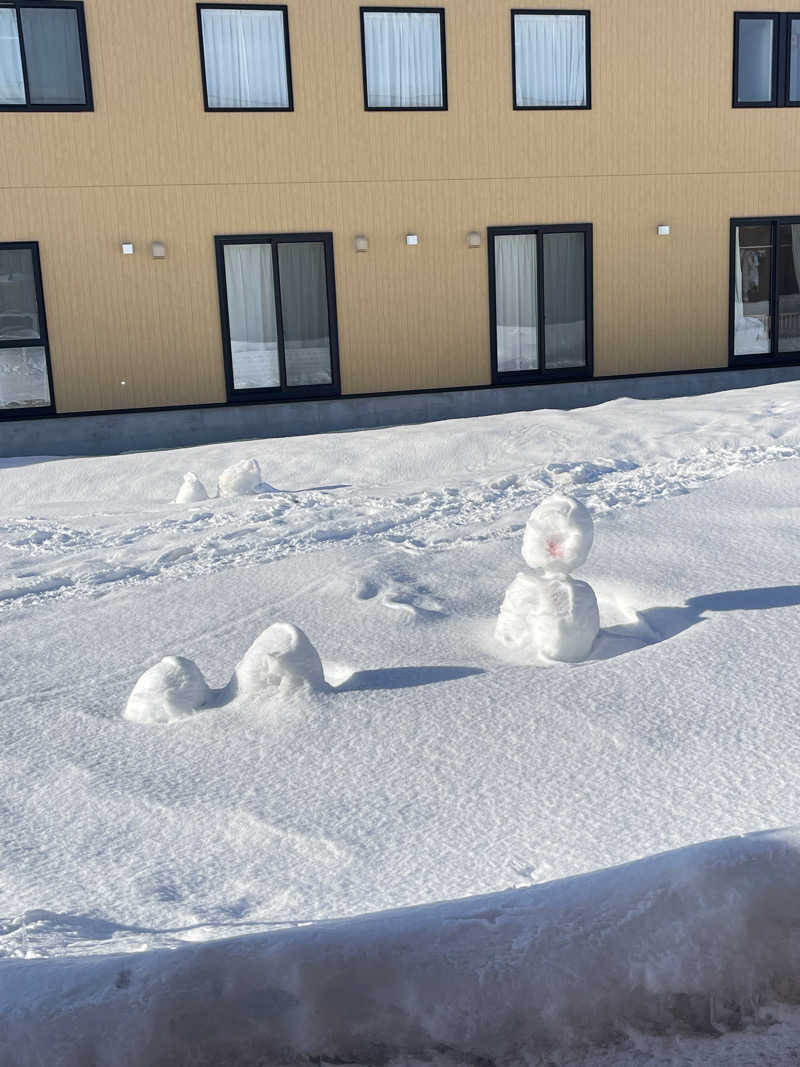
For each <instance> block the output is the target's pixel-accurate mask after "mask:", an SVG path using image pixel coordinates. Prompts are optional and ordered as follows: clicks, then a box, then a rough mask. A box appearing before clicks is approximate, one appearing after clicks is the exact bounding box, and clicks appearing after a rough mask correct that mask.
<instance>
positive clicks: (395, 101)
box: [363, 11, 444, 108]
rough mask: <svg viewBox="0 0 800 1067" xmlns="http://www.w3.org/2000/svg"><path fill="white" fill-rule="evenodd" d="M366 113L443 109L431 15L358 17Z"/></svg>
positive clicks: (437, 32)
mask: <svg viewBox="0 0 800 1067" xmlns="http://www.w3.org/2000/svg"><path fill="white" fill-rule="evenodd" d="M363 18H364V54H365V59H366V68H367V106H368V107H423V108H427V107H429V108H437V107H443V106H444V86H443V80H442V34H441V20H440V18H439V14H438V13H437V12H431V13H430V14H428V13H427V12H424V13H423V12H397V11H365V12H364V16H363Z"/></svg>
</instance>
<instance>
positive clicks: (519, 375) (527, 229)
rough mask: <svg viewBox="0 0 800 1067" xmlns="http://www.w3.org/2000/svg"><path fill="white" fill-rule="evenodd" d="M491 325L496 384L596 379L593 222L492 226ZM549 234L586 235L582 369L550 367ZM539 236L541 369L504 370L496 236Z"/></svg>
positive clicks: (539, 337)
mask: <svg viewBox="0 0 800 1067" xmlns="http://www.w3.org/2000/svg"><path fill="white" fill-rule="evenodd" d="M486 233H487V244H488V252H489V257H488V258H489V324H490V331H491V337H490V341H491V354H492V385H535V384H536V383H537V382H542V383H543V382H554V381H573V380H574V379H576V378H592V377H594V250H593V238H594V227H593V224H592V223H591V222H564V223H544V224H530V225H525V226H489V227H488V229H487V231H486ZM548 233H582V234H583V235H584V286H585V288H584V300H585V310H586V363H585V364H584V365H583V366H581V367H553V368H552V369H548V367H547V345H546V341H545V322H544V315H545V307H544V271H543V270H542V269H541V265H542V264H543V263H544V252H543V248H544V241H543V238H544V235H545V234H548ZM521 234H535V235H536V237H537V241H536V256H537V264H538V265H539V267H538V269H537V290H538V292H537V313H538V322H537V341H538V344H539V348H538V352H539V367H538V368H537V369H536V370H524V371H500V370H498V366H497V270H496V261H495V244H494V240H495V237H509V236H516V235H521Z"/></svg>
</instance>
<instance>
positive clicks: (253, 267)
mask: <svg viewBox="0 0 800 1067" xmlns="http://www.w3.org/2000/svg"><path fill="white" fill-rule="evenodd" d="M225 281H226V286H227V293H228V320H229V323H230V336H231V355H232V358H233V384H234V388H236V389H258V388H262V389H263V388H270V387H276V386H279V385H280V384H281V376H280V369H279V366H280V365H279V362H278V320H277V316H276V314H275V286H274V283H273V274H272V246H271V245H268V244H264V245H257V244H247V245H226V246H225Z"/></svg>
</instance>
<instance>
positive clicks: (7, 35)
mask: <svg viewBox="0 0 800 1067" xmlns="http://www.w3.org/2000/svg"><path fill="white" fill-rule="evenodd" d="M24 103H25V83H24V82H23V80H22V57H21V54H20V49H19V33H18V31H17V13H16V11H12V10H9V9H8V8H0V104H24Z"/></svg>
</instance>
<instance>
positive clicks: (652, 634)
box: [584, 585, 800, 662]
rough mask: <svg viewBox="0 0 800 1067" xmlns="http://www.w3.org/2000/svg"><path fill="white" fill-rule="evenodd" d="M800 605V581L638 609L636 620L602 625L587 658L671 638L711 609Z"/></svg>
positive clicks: (601, 657) (607, 656) (612, 656)
mask: <svg viewBox="0 0 800 1067" xmlns="http://www.w3.org/2000/svg"><path fill="white" fill-rule="evenodd" d="M791 607H800V585H778V586H772V587H769V588H761V589H731V590H728V591H726V592H723V593H709V594H707V595H706V596H697V597H691V598H690V599H689V600H687V601H686V604H685V605H683V606H682V607H666V606H665V607H654V608H647V609H646V610H645V611H634V612H633V616H634V618H633V620H632V621H631V622H630V623H625V624H622V625H618V626H609V627H606V628H605V629H602V630H601V631H600V633H599V635H598V637H597V640H596V641H595V643H594V645H593V647H592V651H591V653H590V655H589V656H588V657H587V660H586V661H584V662H591V661H595V660H605V659H615V658H616V657H617V656H624V655H626V654H627V653H629V652H637V651H638V650H639V649H641V648H647V647H649V646H650V645H657V644H660V643H661V642H662V641H669V640H670V638H672V637H677V636H678V634H681V633H683V632H684V631H686V630H690V629H691V628H692V627H693V626H697V625H698V624H699V623H702V622H707V621H708V619H709V618H710V613H715V612H726V611H767V610H769V609H772V608H791Z"/></svg>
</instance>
